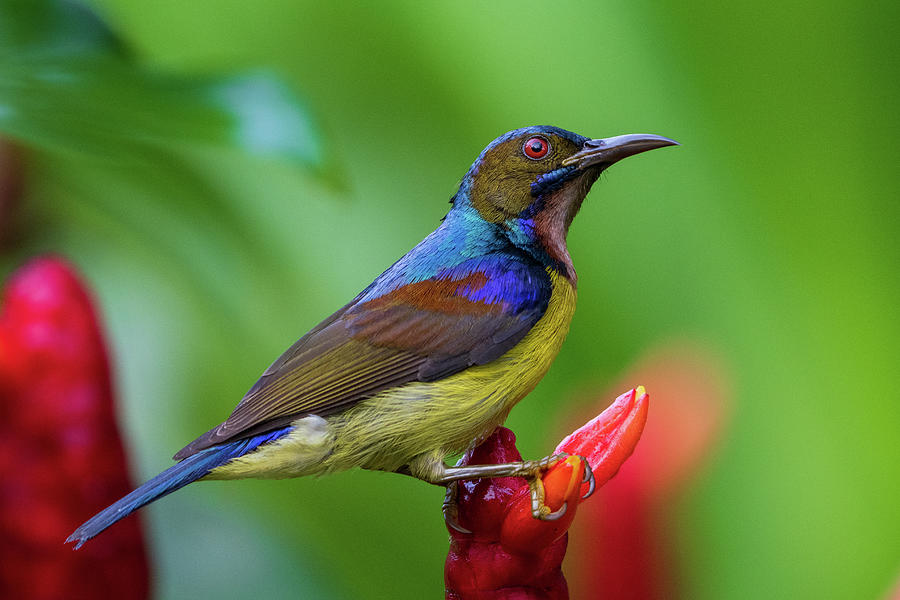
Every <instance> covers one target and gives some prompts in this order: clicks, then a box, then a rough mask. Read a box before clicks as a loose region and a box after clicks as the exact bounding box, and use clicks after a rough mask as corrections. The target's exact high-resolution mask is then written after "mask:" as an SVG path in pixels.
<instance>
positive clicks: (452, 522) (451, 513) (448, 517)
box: [441, 481, 472, 534]
mask: <svg viewBox="0 0 900 600" xmlns="http://www.w3.org/2000/svg"><path fill="white" fill-rule="evenodd" d="M457 485H458V482H456V481H452V482H450V484H449V485H448V486H447V493H446V494H444V503H443V504H442V505H441V512H442V513H443V514H444V523H446V524H447V527H450V528H451V529H453V530H455V531H458V532H459V533H464V534H470V533H472V532H471V531H469V530H468V529H466V528H465V527H463V526H462V525H460V524H459V523H458V522H457V520H456V517H457V516H458V515H459V510H458V509H457V506H456V497H457V495H458V494H459V488H458V487H457Z"/></svg>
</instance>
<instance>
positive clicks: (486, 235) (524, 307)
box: [66, 126, 677, 548]
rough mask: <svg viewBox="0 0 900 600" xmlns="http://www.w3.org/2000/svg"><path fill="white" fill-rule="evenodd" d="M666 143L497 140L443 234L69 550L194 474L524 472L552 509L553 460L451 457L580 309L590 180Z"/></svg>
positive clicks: (503, 403) (532, 378) (542, 132)
mask: <svg viewBox="0 0 900 600" xmlns="http://www.w3.org/2000/svg"><path fill="white" fill-rule="evenodd" d="M671 145H677V142H675V141H673V140H670V139H668V138H665V137H662V136H658V135H650V134H631V135H621V136H617V137H610V138H605V139H590V138H586V137H583V136H580V135H578V134H575V133H572V132H570V131H566V130H564V129H559V128H558V127H549V126H540V127H525V128H522V129H516V130H514V131H510V132H508V133H505V134H503V135H501V136H500V137H498V138H497V139H495V140H494V141H493V142H491V143H490V144H489V145H488V146H487V147H486V148H485V149H484V151H482V152H481V154H480V155H479V156H478V158H477V159H476V160H475V162H474V163H472V166H471V167H470V168H469V170H468V171H467V172H466V174H465V176H463V178H462V181H461V182H460V185H459V190H458V191H457V192H456V194H455V195H454V196H453V197H452V199H451V201H450V202H451V204H452V206H451V208H450V211H449V212H448V213H447V215H446V216H445V217H444V218H443V219H442V221H441V224H440V226H439V227H438V228H437V229H436V230H434V231H433V232H432V233H431V234H429V235H428V236H427V237H426V238H425V239H424V240H422V242H420V243H419V244H418V245H417V246H416V247H414V248H413V249H412V250H410V251H409V252H408V253H407V254H406V255H405V256H403V257H402V258H401V259H400V260H398V261H397V262H395V263H394V264H393V265H391V267H390V268H388V269H387V270H386V271H385V272H384V273H382V274H381V275H379V276H378V277H377V278H376V279H375V281H373V282H372V283H371V284H370V285H369V286H368V287H366V288H365V289H364V290H363V291H362V292H360V293H359V295H357V296H356V297H355V298H354V299H353V300H351V301H350V302H349V303H347V304H346V305H344V306H343V307H342V308H340V309H338V311H337V312H335V313H334V314H332V315H331V316H330V317H328V318H326V319H325V320H324V321H322V322H321V323H319V324H318V325H316V326H315V327H314V328H313V329H312V330H310V331H309V332H308V333H307V334H306V335H304V336H303V337H302V338H300V339H299V340H298V341H297V342H296V343H295V344H294V345H293V346H291V347H290V348H288V350H287V351H286V352H285V353H284V354H282V355H281V356H280V357H279V358H278V359H277V360H276V361H275V362H274V363H272V365H271V366H270V367H269V368H268V369H266V370H265V372H263V374H262V376H261V377H260V378H259V380H258V381H257V382H256V383H255V384H254V385H253V387H251V388H250V390H249V391H248V392H247V394H246V395H245V396H244V397H243V399H242V400H241V401H240V403H238V405H237V406H236V407H235V409H234V411H233V412H232V413H231V415H230V416H229V417H228V418H227V419H226V420H225V421H224V422H223V423H221V424H219V425H216V426H215V427H213V428H212V429H210V430H209V431H208V432H206V433H204V434H203V435H201V436H200V437H198V438H197V439H195V440H194V441H193V442H191V443H190V444H188V445H187V446H185V447H184V448H182V449H181V450H179V451H178V452H177V453H176V454H175V457H174V458H175V460H177V461H178V462H177V463H176V464H175V465H173V466H171V467H169V468H168V469H166V470H165V471H163V472H162V473H160V474H159V475H157V476H156V477H153V478H152V479H150V480H149V481H147V482H146V483H145V484H143V485H142V486H140V487H138V488H137V489H136V490H134V491H132V492H131V493H130V494H128V495H127V496H125V497H124V498H122V499H120V500H118V501H117V502H115V503H114V504H112V505H111V506H109V507H107V508H105V509H104V510H102V511H101V512H99V513H97V514H96V515H95V516H94V517H92V518H91V519H90V520H88V521H87V522H85V523H84V524H83V525H81V526H80V527H79V528H78V529H77V530H76V531H75V532H74V533H73V534H72V535H71V536H69V538H68V539H67V540H66V541H67V542H75V544H76V546H75V547H76V548H78V547H80V546H81V545H82V544H83V543H84V542H86V541H87V540H89V539H91V538H93V537H94V536H96V535H97V534H99V533H100V532H101V531H103V530H104V529H106V528H107V527H109V526H110V525H112V524H113V523H115V522H116V521H118V520H119V519H122V518H124V517H125V516H127V515H129V514H131V513H132V512H134V511H135V510H137V509H138V508H140V507H142V506H144V505H146V504H148V503H150V502H153V501H154V500H157V499H159V498H161V497H163V496H165V495H167V494H169V493H171V492H174V491H175V490H177V489H179V488H181V487H183V486H185V485H187V484H189V483H191V482H193V481H198V480H211V479H241V478H247V477H259V478H285V477H300V476H303V475H322V474H326V473H334V472H337V471H343V470H346V469H350V468H353V467H361V468H363V469H372V470H380V471H388V472H397V473H403V474H406V475H411V476H413V477H416V478H418V479H422V480H424V481H426V482H429V483H432V484H437V485H443V486H448V490H449V489H450V488H452V487H453V485H452V484H454V482H456V481H459V480H461V479H475V478H480V477H509V476H518V477H526V478H528V479H529V481H530V483H532V498H533V505H534V511H533V512H534V515H535V517H537V518H553V517H554V515H551V514H550V512H549V508H548V507H546V506H544V505H543V503H542V494H541V491H542V490H541V487H540V485H539V476H540V474H541V473H542V472H543V471H544V470H545V469H547V468H548V466H549V465H551V464H552V463H553V461H554V460H555V458H554V457H547V458H545V459H542V460H537V461H525V462H520V463H509V464H502V465H475V466H467V467H450V466H447V465H446V464H445V463H444V459H445V457H447V456H450V455H454V454H459V453H461V452H463V451H464V450H466V449H467V448H468V447H469V446H471V445H473V444H477V443H479V442H480V441H481V440H483V439H484V438H486V437H487V436H489V435H490V434H491V432H492V431H493V430H494V429H495V428H496V427H498V426H499V425H501V424H502V423H503V422H504V421H505V420H506V417H507V415H508V414H509V412H510V410H511V409H512V407H513V406H515V404H516V403H518V402H519V400H521V399H522V398H524V397H525V396H526V395H527V394H528V393H530V392H531V390H533V389H534V387H535V386H536V385H537V383H538V382H539V381H540V380H541V378H543V377H544V375H545V374H546V373H547V370H548V369H549V368H550V364H551V363H552V362H553V360H554V358H556V355H557V353H558V352H559V350H560V347H561V346H562V343H563V340H564V339H565V337H566V334H567V333H568V331H569V323H570V321H571V319H572V315H573V314H574V312H575V297H576V283H577V276H576V274H575V268H574V266H573V265H572V259H571V258H570V257H569V251H568V249H567V247H566V235H567V233H568V230H569V226H570V225H571V223H572V220H573V219H574V217H575V215H576V214H577V213H578V210H579V209H580V208H581V204H582V202H583V201H584V198H585V196H586V195H587V193H588V191H590V189H591V186H592V185H593V184H594V182H595V181H596V180H597V178H598V177H599V176H600V174H601V173H602V172H603V171H604V170H605V169H606V168H607V167H609V166H610V165H612V164H613V163H615V162H617V161H619V160H621V159H623V158H626V157H628V156H633V155H635V154H638V153H640V152H644V151H646V150H652V149H654V148H661V147H664V146H671ZM448 495H449V494H448ZM445 514H446V513H445Z"/></svg>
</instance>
